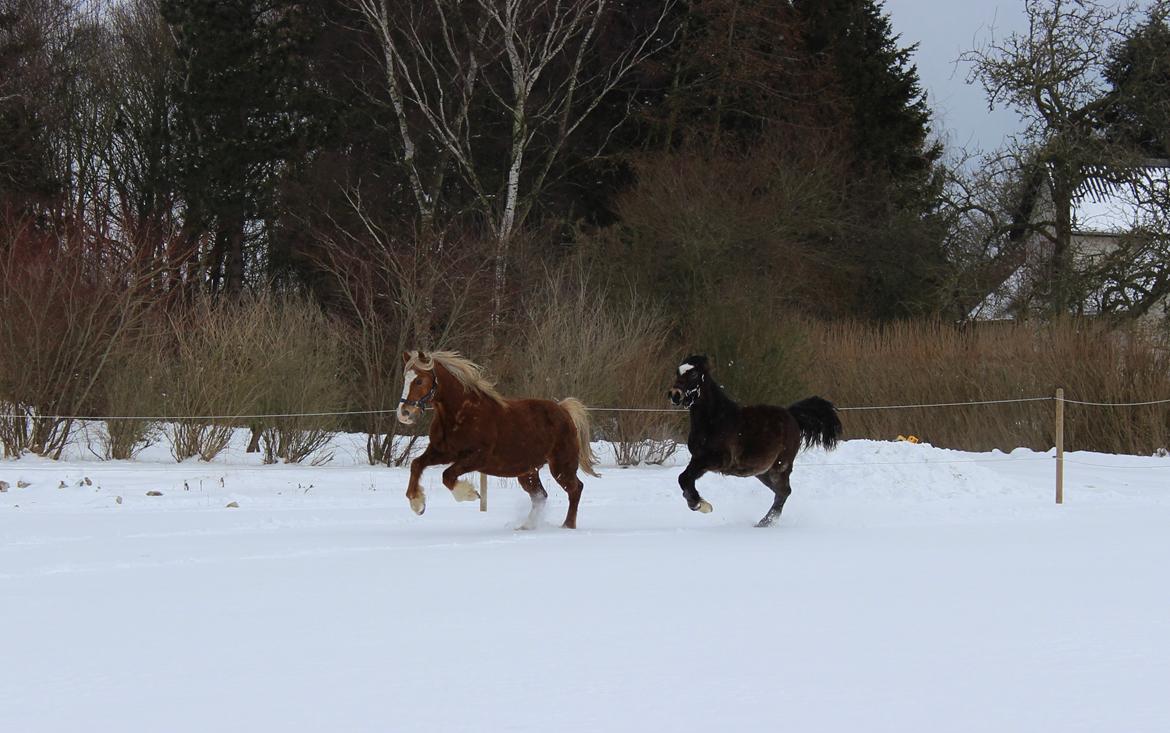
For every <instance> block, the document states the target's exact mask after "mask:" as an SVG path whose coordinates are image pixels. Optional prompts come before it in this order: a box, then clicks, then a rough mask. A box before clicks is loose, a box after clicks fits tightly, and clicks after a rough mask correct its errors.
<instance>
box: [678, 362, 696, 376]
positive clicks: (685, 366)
mask: <svg viewBox="0 0 1170 733" xmlns="http://www.w3.org/2000/svg"><path fill="white" fill-rule="evenodd" d="M694 368H695V365H694V364H679V365H678V375H679V376H680V377H681V376H682V375H684V374H686V373H687V372H689V371H690V370H692V369H694Z"/></svg>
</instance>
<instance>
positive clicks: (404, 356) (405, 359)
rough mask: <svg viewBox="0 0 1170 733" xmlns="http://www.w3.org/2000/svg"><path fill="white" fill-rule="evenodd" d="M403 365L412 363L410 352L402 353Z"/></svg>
mask: <svg viewBox="0 0 1170 733" xmlns="http://www.w3.org/2000/svg"><path fill="white" fill-rule="evenodd" d="M402 363H403V364H409V363H410V352H409V351H404V352H402Z"/></svg>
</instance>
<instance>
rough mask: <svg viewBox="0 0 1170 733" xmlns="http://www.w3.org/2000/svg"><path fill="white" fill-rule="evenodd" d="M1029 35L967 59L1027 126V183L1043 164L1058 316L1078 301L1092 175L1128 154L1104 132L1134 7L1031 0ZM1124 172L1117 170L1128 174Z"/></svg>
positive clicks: (1045, 231) (995, 103)
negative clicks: (1077, 245) (1086, 186)
mask: <svg viewBox="0 0 1170 733" xmlns="http://www.w3.org/2000/svg"><path fill="white" fill-rule="evenodd" d="M1024 8H1025V13H1026V15H1027V18H1028V29H1027V30H1026V31H1023V32H1019V33H1011V34H1009V35H1008V36H1007V37H1006V38H1004V39H1003V40H992V41H991V42H990V43H989V44H988V45H987V46H985V47H983V48H981V49H978V50H974V51H971V52H969V53H967V54H965V56H964V59H965V60H966V61H969V62H970V63H972V64H973V71H972V74H971V79H970V80H971V81H977V82H979V83H981V84H982V85H983V87H984V89H986V91H987V99H988V103H989V106H991V107H993V108H994V107H1007V108H1009V109H1012V110H1014V111H1015V112H1017V113H1018V114H1019V115H1020V116H1021V118H1022V119H1023V120H1024V122H1025V124H1026V128H1025V131H1024V133H1023V138H1024V139H1023V145H1022V146H1021V147H1022V148H1023V149H1024V150H1027V151H1028V155H1027V158H1029V159H1026V160H1025V159H1023V158H1021V161H1020V162H1021V165H1020V170H1021V171H1022V172H1024V175H1022V177H1027V175H1030V174H1028V173H1027V171H1029V170H1030V166H1034V165H1039V166H1040V167H1042V168H1043V169H1044V172H1045V175H1044V176H1042V178H1041V179H1040V180H1039V181H1038V182H1039V183H1041V184H1042V185H1044V186H1045V187H1046V191H1047V194H1048V198H1049V200H1050V201H1051V224H1050V225H1048V226H1040V227H1036V228H1035V230H1034V233H1035V234H1037V235H1039V236H1040V237H1041V238H1042V239H1043V240H1044V241H1046V242H1047V243H1048V249H1049V252H1050V256H1049V258H1048V272H1047V277H1046V278H1045V280H1046V282H1047V285H1048V288H1049V292H1048V293H1047V297H1048V300H1049V303H1050V306H1051V309H1052V311H1053V312H1054V313H1065V312H1067V311H1068V310H1069V308H1070V306H1071V305H1072V303H1073V301H1074V300H1075V298H1074V294H1073V288H1072V284H1073V283H1072V275H1073V260H1074V257H1073V255H1074V253H1073V251H1072V231H1073V221H1072V212H1071V209H1072V202H1073V199H1074V197H1075V195H1076V194H1077V191H1078V189H1079V188H1080V187H1081V185H1082V184H1083V183H1084V181H1085V180H1086V178H1087V176H1088V173H1089V171H1090V170H1091V169H1092V168H1093V167H1095V166H1100V165H1101V164H1102V163H1105V162H1110V163H1113V162H1119V161H1120V160H1121V159H1123V158H1124V157H1125V155H1126V153H1125V151H1123V150H1121V149H1118V148H1117V147H1116V146H1114V145H1113V144H1112V143H1111V141H1110V140H1108V139H1107V138H1106V137H1104V136H1103V135H1100V134H1099V133H1098V131H1099V129H1100V125H1099V122H1100V116H1101V114H1102V113H1104V112H1105V111H1106V109H1107V107H1108V105H1109V103H1110V99H1109V96H1108V94H1107V88H1106V75H1105V68H1106V65H1107V63H1108V54H1107V51H1108V49H1109V48H1110V47H1112V46H1113V45H1115V44H1116V43H1118V42H1120V41H1122V40H1123V39H1124V38H1126V37H1127V35H1128V34H1129V33H1131V32H1132V30H1133V28H1134V27H1135V25H1136V21H1137V19H1138V5H1137V4H1136V3H1134V2H1129V1H1127V2H1120V3H1118V2H1098V1H1097V0H1026V2H1025V4H1024ZM1122 168H1123V166H1119V167H1117V170H1121V169H1122Z"/></svg>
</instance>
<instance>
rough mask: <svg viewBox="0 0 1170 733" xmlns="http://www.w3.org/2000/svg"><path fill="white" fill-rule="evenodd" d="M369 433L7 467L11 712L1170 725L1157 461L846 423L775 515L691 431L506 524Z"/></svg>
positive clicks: (378, 727) (0, 658)
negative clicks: (690, 506)
mask: <svg viewBox="0 0 1170 733" xmlns="http://www.w3.org/2000/svg"><path fill="white" fill-rule="evenodd" d="M359 447H360V439H359V438H357V437H348V438H345V439H344V440H343V441H342V442H341V444H340V445H339V447H338V448H336V452H337V457H336V460H335V461H334V462H333V463H331V464H329V465H327V466H324V467H307V466H306V467H298V466H259V465H255V461H256V460H257V459H256V458H255V457H254V456H244V455H242V454H241V453H240V452H239V451H238V446H237V449H236V450H233V452H231V453H230V454H228V455H227V456H225V457H224V458H223V459H222V460H217V461H216V462H214V463H210V464H207V463H199V462H187V463H183V464H179V465H175V464H173V463H168V462H167V461H166V457H167V450H166V448H165V446H154V447H152V448H151V449H149V450H148V451H147V452H146V453H145V454H144V455H143V456H142V457H141V458H140V459H139V460H136V461H134V462H105V463H103V462H98V461H96V460H92V459H90V460H87V459H86V458H85V457H84V456H83V455H82V454H81V451H77V452H75V454H74V455H73V456H72V457H71V459H70V460H68V461H63V462H60V463H55V462H50V461H44V460H40V459H32V458H25V459H21V460H19V461H5V462H0V480H4V481H7V482H8V483H9V484H10V485H11V488H10V489H9V491H8V492H7V493H3V494H0V613H2V615H0V671H2V672H3V676H4V680H3V683H2V684H0V730H5V731H76V730H89V731H207V730H218V731H321V730H345V731H444V732H454V731H505V730H506V731H557V732H561V731H568V732H573V731H599V730H604V731H647V730H669V731H723V730H728V731H774V730H793V731H861V730H864V731H900V732H905V731H940V730H946V731H988V730H995V731H1028V732H1034V731H1040V730H1061V731H1127V732H1128V733H1133V732H1138V731H1165V730H1167V729H1170V698H1168V696H1167V695H1166V694H1165V688H1166V683H1167V681H1168V680H1170V623H1168V616H1167V610H1168V608H1170V588H1168V586H1167V583H1166V577H1167V569H1166V563H1167V560H1168V559H1170V531H1167V527H1170V490H1168V489H1167V486H1168V485H1170V482H1168V481H1167V479H1168V478H1170V459H1168V458H1164V457H1163V458H1159V457H1135V456H1107V455H1095V454H1085V453H1072V454H1069V455H1068V459H1069V463H1068V465H1067V467H1066V490H1065V496H1066V504H1065V505H1063V506H1059V507H1058V506H1055V505H1054V504H1053V500H1052V494H1053V468H1054V466H1053V461H1052V456H1051V454H1050V453H1049V454H1043V453H1033V452H1031V451H1026V450H1017V451H1014V452H1012V453H1010V454H1004V453H999V452H993V453H985V454H972V453H962V452H958V451H948V450H942V449H938V448H934V447H931V446H928V445H912V444H909V443H884V442H871V441H849V442H846V443H845V444H843V445H842V446H841V447H840V448H839V449H838V450H837V451H835V452H833V453H823V452H819V451H814V452H810V453H807V454H804V455H802V456H801V458H800V459H799V460H798V461H797V465H796V468H795V471H794V473H793V485H794V493H793V496H792V498H791V499H790V500H789V502H788V505H787V507H786V508H785V512H784V516H783V518H782V519H781V521H780V523H779V525H778V526H777V527H775V528H772V529H755V528H754V527H752V526H751V525H752V524H753V523H754V522H755V521H756V520H757V519H759V517H760V516H762V515H763V514H764V512H765V511H766V509H767V507H768V505H769V504H770V497H769V495H768V494H766V493H765V489H764V487H763V485H762V484H760V483H759V482H757V481H755V480H752V479H737V478H721V477H711V476H708V477H704V478H703V479H701V480H700V481H699V489H700V491H701V492H702V493H703V496H704V497H705V498H706V499H708V500H710V501H711V503H712V504H714V506H715V512H714V513H713V514H708V515H700V514H697V513H694V512H690V511H688V510H687V508H686V505H685V502H684V501H683V499H682V498H681V496H680V495H679V491H678V488H677V484H676V476H677V473H678V471H679V470H680V461H685V456H682V457H676V459H675V463H674V465H671V466H666V467H638V468H631V469H620V468H616V467H613V466H609V467H608V469H604V472H603V476H602V478H600V479H587V480H586V488H585V493H584V495H583V499H582V506H581V514H580V527H581V529H579V530H576V531H568V530H562V529H559V528H558V527H556V525H557V524H559V522H560V520H561V519H562V518H563V515H564V510H565V506H566V501H565V497H564V494H563V492H561V491H560V489H557V488H556V487H555V485H554V484H553V483H552V482H551V481H550V480H548V478H547V477H546V478H545V485H546V486H547V487H549V493H550V501H549V509H548V513H547V515H546V524H547V526H544V527H542V528H541V529H538V530H536V531H532V532H518V531H515V530H514V529H513V527H515V526H516V525H518V524H519V522H520V521H521V520H522V519H523V518H524V516H525V514H526V511H527V506H528V502H527V498H526V496H525V494H524V492H523V491H521V490H520V489H519V487H518V486H516V485H515V483H514V482H511V483H508V482H499V481H496V480H493V481H492V483H491V488H490V494H489V503H490V508H489V511H488V512H487V513H480V512H479V511H477V507H476V506H475V505H474V504H457V503H456V502H455V501H454V500H453V499H452V498H451V497H450V496H445V495H443V494H444V493H445V492H446V490H445V489H443V488H442V486H441V484H440V483H439V471H437V470H434V469H432V470H431V471H428V473H427V474H424V480H423V481H424V485H425V486H427V487H428V492H429V494H430V501H429V502H428V507H427V512H426V514H425V515H424V516H421V517H416V516H414V515H413V514H412V513H411V511H410V509H409V507H408V506H407V502H406V499H405V498H404V496H403V491H404V489H405V486H406V479H407V474H406V471H405V470H404V469H388V468H385V467H370V466H366V465H362V464H361V462H360V460H359V458H360V455H359V451H358V448H359ZM86 478H89V479H90V483H89V484H88V485H87V484H86V482H85V479H86ZM18 481H26V482H30V484H31V485H30V486H28V487H25V488H18V487H17V482H18ZM62 481H63V482H64V483H65V484H66V487H65V488H58V486H59V484H60V483H61V482H62ZM147 491H159V492H162V496H157V497H148V496H146V492H147ZM118 496H120V497H122V502H121V503H117V501H116V498H115V497H118ZM233 501H234V502H237V503H238V504H239V508H236V509H229V508H226V505H227V504H228V503H229V502H233Z"/></svg>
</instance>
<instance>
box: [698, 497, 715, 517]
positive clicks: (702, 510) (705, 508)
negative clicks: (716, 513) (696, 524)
mask: <svg viewBox="0 0 1170 733" xmlns="http://www.w3.org/2000/svg"><path fill="white" fill-rule="evenodd" d="M714 508H715V507H713V506H711V502H709V501H707V500H706V499H700V500H699V505H698V506H697V507H695V511H696V512H698V513H699V514H710V513H711V510H712V509H714Z"/></svg>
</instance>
